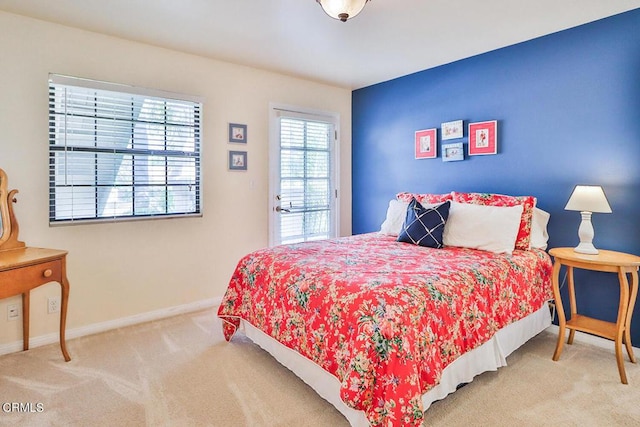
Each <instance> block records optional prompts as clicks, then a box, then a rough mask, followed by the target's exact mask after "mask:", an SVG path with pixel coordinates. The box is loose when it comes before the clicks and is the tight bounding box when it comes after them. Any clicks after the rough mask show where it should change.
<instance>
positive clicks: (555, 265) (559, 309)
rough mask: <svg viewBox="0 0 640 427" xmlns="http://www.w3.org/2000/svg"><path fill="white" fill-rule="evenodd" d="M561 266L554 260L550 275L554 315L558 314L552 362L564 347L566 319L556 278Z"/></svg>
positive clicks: (558, 275)
mask: <svg viewBox="0 0 640 427" xmlns="http://www.w3.org/2000/svg"><path fill="white" fill-rule="evenodd" d="M560 267H561V264H560V263H559V262H558V261H557V260H556V261H555V262H554V263H553V273H552V275H551V281H552V284H553V298H554V299H555V303H556V313H558V326H559V329H558V342H557V344H556V351H555V352H554V353H553V360H558V359H559V358H560V354H561V353H562V346H563V345H564V331H565V327H566V319H565V317H564V308H563V307H562V298H560V284H559V283H558V278H559V277H560Z"/></svg>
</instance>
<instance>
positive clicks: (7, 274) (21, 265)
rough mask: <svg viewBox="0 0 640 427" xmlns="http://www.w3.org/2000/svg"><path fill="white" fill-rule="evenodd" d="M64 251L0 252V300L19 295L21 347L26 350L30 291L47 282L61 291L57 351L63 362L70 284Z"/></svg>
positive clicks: (24, 250) (29, 250)
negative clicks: (56, 283)
mask: <svg viewBox="0 0 640 427" xmlns="http://www.w3.org/2000/svg"><path fill="white" fill-rule="evenodd" d="M66 260H67V252H66V251H60V250H57V249H42V248H29V247H26V248H18V249H8V250H2V251H0V299H2V298H7V297H10V296H14V295H18V294H22V335H23V340H24V342H23V348H24V350H28V349H29V292H30V291H31V289H33V288H37V287H38V286H40V285H44V284H45V283H49V282H58V283H60V286H61V288H62V298H61V306H60V348H61V349H62V355H63V356H64V360H65V361H67V362H68V361H69V360H71V357H69V353H68V352H67V345H66V342H65V337H64V332H65V326H66V323H67V303H68V301H69V281H68V280H67V272H66V269H67V267H66Z"/></svg>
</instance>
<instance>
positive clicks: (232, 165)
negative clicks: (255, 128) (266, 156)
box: [229, 151, 247, 171]
mask: <svg viewBox="0 0 640 427" xmlns="http://www.w3.org/2000/svg"><path fill="white" fill-rule="evenodd" d="M229 170H232V171H246V170H247V152H246V151H229Z"/></svg>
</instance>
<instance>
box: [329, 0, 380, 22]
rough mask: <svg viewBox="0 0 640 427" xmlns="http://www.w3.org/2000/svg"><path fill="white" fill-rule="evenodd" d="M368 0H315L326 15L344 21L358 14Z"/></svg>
mask: <svg viewBox="0 0 640 427" xmlns="http://www.w3.org/2000/svg"><path fill="white" fill-rule="evenodd" d="M367 1H369V0H317V2H318V3H320V6H322V9H323V10H324V11H325V12H326V14H327V15H329V16H330V17H332V18H334V19H339V20H341V21H346V20H347V19H351V18H353V17H354V16H356V15H357V14H359V13H360V12H361V11H362V9H363V8H364V5H365V4H366V3H367Z"/></svg>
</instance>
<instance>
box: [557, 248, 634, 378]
mask: <svg viewBox="0 0 640 427" xmlns="http://www.w3.org/2000/svg"><path fill="white" fill-rule="evenodd" d="M549 254H550V255H551V256H553V257H554V259H555V261H554V264H553V277H552V280H553V296H554V298H555V300H556V306H557V308H558V310H557V312H558V323H559V325H560V332H559V334H558V343H557V345H556V351H555V353H554V354H553V360H558V359H559V358H560V354H561V353H562V345H563V343H564V334H565V328H569V330H570V332H569V339H568V340H567V343H568V344H573V336H574V335H575V332H576V331H583V332H587V333H590V334H595V335H598V336H601V337H604V338H608V339H610V340H614V342H615V349H616V360H617V362H618V372H619V373H620V380H621V381H622V383H623V384H628V382H627V374H626V372H625V370H624V360H623V355H622V342H623V341H624V344H625V347H626V349H627V353H628V354H629V360H631V362H632V363H636V358H635V356H634V354H633V348H632V346H631V333H630V329H631V316H632V315H633V307H634V306H635V303H636V296H637V295H638V266H640V257H637V256H635V255H631V254H625V253H622V252H614V251H605V250H602V249H601V250H600V253H598V254H597V255H586V254H581V253H578V252H575V251H574V250H573V248H554V249H551V250H550V251H549ZM562 265H565V266H566V267H567V277H568V284H569V302H570V304H571V318H570V319H569V320H568V321H565V315H564V310H563V308H562V299H561V298H560V283H559V275H560V267H561V266H562ZM574 268H581V269H585V270H594V271H604V272H609V273H616V274H617V275H618V281H619V282H620V304H619V306H618V318H617V320H616V322H615V323H613V322H605V321H603V320H598V319H594V318H591V317H587V316H583V315H580V314H578V313H577V311H578V310H577V306H576V292H575V286H574V282H573V269H574ZM627 274H629V275H631V284H629V282H628V280H627Z"/></svg>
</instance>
